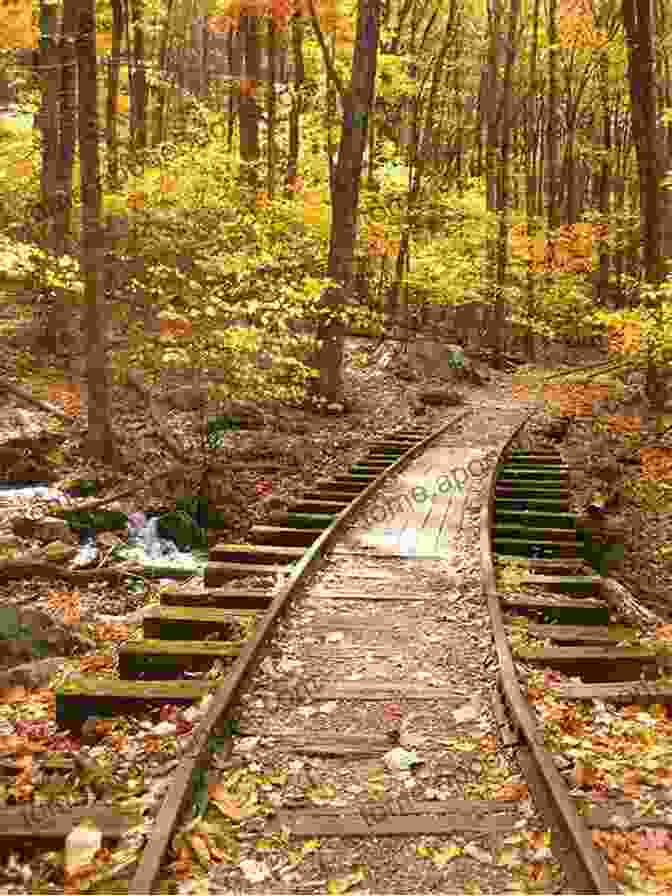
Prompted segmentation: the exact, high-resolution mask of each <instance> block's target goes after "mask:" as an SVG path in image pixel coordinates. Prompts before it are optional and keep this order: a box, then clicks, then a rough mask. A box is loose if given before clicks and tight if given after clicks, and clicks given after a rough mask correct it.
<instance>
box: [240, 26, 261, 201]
mask: <svg viewBox="0 0 672 896" xmlns="http://www.w3.org/2000/svg"><path fill="white" fill-rule="evenodd" d="M240 33H241V35H244V36H245V79H244V81H243V85H244V86H243V87H242V88H241V96H240V100H239V115H240V155H241V158H242V160H243V162H244V163H245V180H246V181H247V183H248V184H249V186H250V187H251V188H252V189H254V190H256V188H257V184H258V182H259V175H258V171H257V166H258V162H259V155H260V152H259V107H258V105H257V101H256V98H255V94H256V88H257V84H258V83H259V71H260V58H261V52H260V47H259V33H258V20H257V17H256V16H254V15H245V16H241V19H240Z"/></svg>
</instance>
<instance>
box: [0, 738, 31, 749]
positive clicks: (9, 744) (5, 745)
mask: <svg viewBox="0 0 672 896" xmlns="http://www.w3.org/2000/svg"><path fill="white" fill-rule="evenodd" d="M24 743H25V740H24V738H22V737H17V736H16V734H7V735H5V737H0V753H18V752H19V750H20V749H21V747H22V746H23V744H24Z"/></svg>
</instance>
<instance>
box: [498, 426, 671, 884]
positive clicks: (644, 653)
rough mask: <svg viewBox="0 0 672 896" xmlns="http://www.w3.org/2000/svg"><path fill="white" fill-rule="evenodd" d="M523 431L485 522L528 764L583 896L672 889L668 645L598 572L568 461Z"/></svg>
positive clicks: (513, 712)
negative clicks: (670, 883) (573, 507)
mask: <svg viewBox="0 0 672 896" xmlns="http://www.w3.org/2000/svg"><path fill="white" fill-rule="evenodd" d="M521 430H522V427H521V428H520V429H519V430H518V431H517V432H515V433H513V434H512V436H511V438H510V440H509V441H508V443H507V445H506V446H505V447H504V449H503V451H502V453H501V455H500V460H499V464H498V468H497V471H496V474H495V475H493V477H492V480H491V483H490V492H489V496H488V500H487V501H486V502H485V503H484V505H483V508H482V520H481V558H482V570H483V583H484V591H485V594H486V596H487V600H488V605H489V608H490V614H491V618H492V624H493V629H494V634H495V643H496V648H497V654H498V660H499V668H500V675H499V684H500V688H501V692H502V695H503V698H504V703H505V706H506V710H507V711H508V716H509V719H510V720H511V722H510V723H511V726H512V727H513V729H514V731H515V735H514V736H513V738H512V740H513V741H519V742H521V741H522V745H521V748H520V749H519V750H518V759H519V762H520V763H521V765H522V766H523V768H525V769H526V774H527V778H528V783H529V785H530V789H531V790H532V792H533V793H534V796H535V800H536V802H537V805H546V806H548V807H549V809H550V811H551V814H550V816H549V818H550V819H551V820H552V823H553V829H554V831H555V833H556V834H557V835H558V836H559V842H560V844H561V849H562V850H563V852H564V859H563V862H564V863H565V866H566V869H567V873H568V876H569V879H570V880H572V881H573V883H574V886H575V887H576V889H577V891H578V892H593V893H616V892H622V889H621V887H622V885H623V884H630V885H632V884H635V885H639V884H642V882H643V883H645V884H648V885H649V886H652V885H653V884H654V883H657V884H659V885H660V884H661V883H662V884H663V885H665V881H666V880H667V879H668V877H667V875H668V874H669V868H670V867H672V865H671V863H672V838H671V837H670V835H669V834H668V828H669V826H670V822H671V821H672V814H671V813H670V811H669V809H670V796H669V789H668V788H669V782H670V771H669V756H670V746H671V745H672V725H670V724H669V722H668V721H667V718H668V716H669V713H667V712H666V710H667V708H668V707H667V705H668V704H669V703H670V701H671V700H672V688H670V685H669V680H668V679H666V678H665V675H666V672H667V674H668V675H669V666H670V653H671V650H670V643H669V639H670V635H669V632H667V631H666V629H662V630H661V629H658V634H661V635H662V636H663V637H662V638H661V637H658V638H657V637H656V634H657V633H656V631H655V630H653V629H652V628H651V627H650V626H649V627H648V628H647V629H646V630H644V629H643V628H641V627H640V626H638V625H637V624H634V625H633V624H632V623H633V619H632V618H628V612H627V608H624V606H623V605H622V604H619V602H618V601H616V600H614V595H613V593H612V592H611V589H609V588H607V584H606V582H605V581H604V579H603V578H602V576H600V575H599V573H598V571H597V570H596V569H595V568H593V566H592V565H591V561H593V562H595V564H596V565H597V566H598V568H600V567H601V563H600V551H599V543H597V542H596V540H595V538H594V530H593V531H591V529H590V528H587V524H586V520H585V517H584V518H577V517H576V516H575V515H574V514H571V513H569V497H570V493H569V470H568V468H567V466H566V465H565V464H564V463H563V459H562V457H561V455H560V453H559V452H558V451H557V450H548V449H543V450H539V451H535V450H529V449H528V450H526V449H524V448H520V447H513V445H514V443H515V442H516V441H517V437H518V436H519V435H520V433H521ZM495 560H496V561H497V562H498V564H502V567H503V568H502V567H500V573H502V572H503V571H504V569H505V568H506V566H507V565H508V566H509V570H510V569H511V566H510V564H511V562H512V561H513V563H514V566H517V567H519V569H517V570H516V571H515V572H514V580H513V584H511V580H509V582H508V583H507V581H506V574H505V573H504V576H503V577H502V578H499V577H498V576H497V574H496V571H495V565H494V561H495ZM521 566H522V567H523V569H522V570H521V569H520V567H521ZM498 582H499V583H500V588H499V591H498ZM634 621H635V623H636V622H637V620H634ZM502 721H503V722H504V723H508V720H507V719H506V717H505V713H504V712H503V713H502ZM598 847H599V848H598Z"/></svg>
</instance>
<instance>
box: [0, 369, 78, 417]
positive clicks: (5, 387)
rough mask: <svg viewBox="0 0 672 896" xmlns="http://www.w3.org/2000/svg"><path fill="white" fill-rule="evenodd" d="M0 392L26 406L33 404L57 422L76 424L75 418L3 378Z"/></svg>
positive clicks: (0, 381)
mask: <svg viewBox="0 0 672 896" xmlns="http://www.w3.org/2000/svg"><path fill="white" fill-rule="evenodd" d="M0 392H11V394H12V395H16V397H17V398H20V399H21V401H26V402H28V404H34V405H35V406H36V407H38V408H40V409H41V410H43V411H46V412H47V413H48V414H51V415H52V416H54V417H58V418H59V420H65V422H66V423H70V424H71V425H75V424H76V423H77V422H78V421H77V418H76V417H72V416H70V414H66V413H65V411H62V410H61V409H60V408H57V407H56V405H53V404H50V403H49V402H48V401H42V399H41V398H35V396H34V395H31V394H30V392H27V391H26V390H25V389H22V388H21V387H20V386H17V385H15V384H14V383H10V382H9V380H6V379H4V378H3V377H0Z"/></svg>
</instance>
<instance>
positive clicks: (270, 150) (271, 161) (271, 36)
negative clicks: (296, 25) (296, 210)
mask: <svg viewBox="0 0 672 896" xmlns="http://www.w3.org/2000/svg"><path fill="white" fill-rule="evenodd" d="M277 57H278V49H277V32H276V28H275V22H274V21H273V19H272V18H269V20H268V100H267V105H266V115H267V117H268V123H267V127H266V150H267V157H266V192H267V193H268V195H269V196H270V197H273V195H274V193H275V160H276V157H277V147H276V145H275V110H276V96H275V81H276V78H277Z"/></svg>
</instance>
